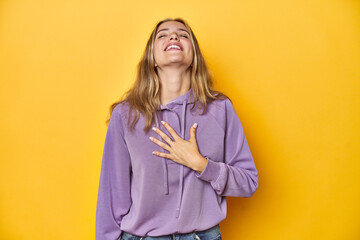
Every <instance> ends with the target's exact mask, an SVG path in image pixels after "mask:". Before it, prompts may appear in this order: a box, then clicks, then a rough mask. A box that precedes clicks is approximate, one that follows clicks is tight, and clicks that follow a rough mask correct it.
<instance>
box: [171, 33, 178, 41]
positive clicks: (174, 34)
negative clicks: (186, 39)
mask: <svg viewBox="0 0 360 240" xmlns="http://www.w3.org/2000/svg"><path fill="white" fill-rule="evenodd" d="M171 39H175V40H178V35H177V34H176V33H175V32H173V33H171V34H170V40H171Z"/></svg>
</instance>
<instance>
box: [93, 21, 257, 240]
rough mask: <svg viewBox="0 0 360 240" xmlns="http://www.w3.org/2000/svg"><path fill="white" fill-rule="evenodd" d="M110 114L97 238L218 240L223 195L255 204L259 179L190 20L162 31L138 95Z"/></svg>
mask: <svg viewBox="0 0 360 240" xmlns="http://www.w3.org/2000/svg"><path fill="white" fill-rule="evenodd" d="M110 113H111V115H110V119H109V125H108V129H107V134H106V139H105V144H104V152H103V159H102V166H101V174H100V183H99V192H98V200H97V211H96V239H97V240H108V239H109V240H110V239H112V240H115V239H136V240H138V239H144V240H150V239H163V240H165V239H169V240H170V239H185V240H186V239H188V240H190V239H201V240H215V239H221V233H220V228H219V223H220V222H221V221H222V220H224V219H225V216H226V196H238V197H251V196H252V195H253V194H254V192H255V191H256V190H257V188H258V172H257V170H256V167H255V163H254V161H253V158H252V155H251V152H250V149H249V146H248V143H247V141H246V138H245V135H244V130H243V127H242V125H241V122H240V119H239V117H238V116H237V114H236V112H235V109H234V107H233V105H232V103H231V101H230V99H229V98H228V97H227V96H225V95H224V94H222V93H220V92H218V91H215V90H214V89H213V88H212V79H211V76H210V74H209V71H208V68H207V66H206V63H205V60H204V57H203V55H202V54H201V52H200V48H199V45H198V42H197V39H196V37H195V35H194V33H193V32H192V30H191V28H190V27H189V25H188V24H187V23H186V22H185V21H184V20H182V19H180V18H176V19H165V20H162V21H160V22H159V23H157V24H156V27H155V28H154V30H153V32H152V33H151V36H150V39H149V40H148V42H147V45H146V49H145V53H144V55H143V57H142V59H141V61H140V62H139V64H138V72H137V79H136V81H135V83H134V86H133V87H132V88H131V89H130V90H129V91H128V92H127V93H126V96H125V98H124V99H123V100H122V101H119V102H116V103H114V104H113V105H112V106H111V108H110Z"/></svg>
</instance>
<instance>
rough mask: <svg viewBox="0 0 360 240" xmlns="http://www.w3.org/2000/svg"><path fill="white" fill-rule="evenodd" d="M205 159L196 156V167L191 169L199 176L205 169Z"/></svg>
mask: <svg viewBox="0 0 360 240" xmlns="http://www.w3.org/2000/svg"><path fill="white" fill-rule="evenodd" d="M207 161H208V160H207V159H206V158H204V157H203V156H201V155H200V156H198V159H197V161H196V166H195V167H194V168H193V170H194V171H196V172H198V173H199V174H201V173H202V172H203V171H204V169H205V167H206V164H207Z"/></svg>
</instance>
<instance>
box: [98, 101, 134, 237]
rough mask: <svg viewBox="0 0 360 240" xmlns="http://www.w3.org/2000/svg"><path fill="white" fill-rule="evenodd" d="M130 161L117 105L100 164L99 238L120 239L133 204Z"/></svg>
mask: <svg viewBox="0 0 360 240" xmlns="http://www.w3.org/2000/svg"><path fill="white" fill-rule="evenodd" d="M130 176H131V163H130V155H129V152H128V150H127V146H126V142H125V140H124V130H123V125H122V120H121V116H120V112H119V107H116V108H115V109H114V110H113V112H112V114H111V117H110V121H109V125H108V129H107V133H106V138H105V144H104V151H103V158H102V165H101V172H100V181H99V191H98V199H97V208H96V224H95V225H96V229H95V235H96V237H95V238H96V240H116V239H120V235H121V233H122V231H121V230H120V225H121V219H122V217H123V216H124V215H125V214H126V213H127V212H128V211H129V209H130V206H131V203H132V201H131V196H130V182H131V181H130Z"/></svg>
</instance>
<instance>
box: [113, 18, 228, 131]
mask: <svg viewBox="0 0 360 240" xmlns="http://www.w3.org/2000/svg"><path fill="white" fill-rule="evenodd" d="M168 21H177V22H180V23H182V24H184V25H185V27H186V29H187V30H188V31H189V33H190V39H191V42H192V45H193V50H194V56H193V63H192V69H191V80H190V81H191V89H192V94H193V97H194V104H193V107H192V108H191V109H193V108H194V107H195V105H196V103H197V101H199V102H200V103H201V105H202V107H203V112H202V113H201V114H204V113H205V111H206V105H207V103H209V102H211V101H213V100H216V99H225V98H227V96H226V95H225V94H223V93H221V92H218V91H215V90H214V89H213V80H212V76H211V75H210V72H209V70H208V67H207V64H206V62H205V59H204V57H203V55H202V54H201V51H200V47H199V44H198V41H197V39H196V37H195V35H194V33H193V31H192V30H191V28H190V26H189V25H188V24H187V22H186V21H185V20H183V19H182V18H166V19H163V20H161V21H159V22H158V23H157V24H156V27H155V28H154V30H153V31H152V33H151V35H150V38H149V40H148V42H147V44H146V48H145V51H144V53H143V56H142V57H141V59H140V61H139V63H138V65H137V75H136V80H135V82H134V84H133V86H132V87H131V88H130V89H129V90H128V91H127V92H125V94H124V95H123V96H125V97H123V98H122V100H119V101H117V102H115V103H113V104H112V105H111V106H110V117H111V114H112V112H113V110H114V108H115V107H116V106H117V105H118V104H120V103H122V102H126V103H127V104H128V105H129V110H130V112H129V116H128V126H129V125H130V121H131V120H130V118H131V113H132V112H133V111H134V110H135V112H136V115H135V118H134V120H133V121H132V123H131V126H129V129H130V130H132V129H133V128H134V126H135V124H136V122H137V121H138V119H139V115H140V113H141V114H143V115H144V116H145V117H146V124H145V127H144V131H145V132H148V131H149V129H150V127H151V125H152V123H153V121H154V117H155V113H156V110H158V109H160V105H161V104H160V80H159V76H158V75H157V70H156V68H155V66H154V65H155V60H154V51H153V49H154V42H155V36H156V32H157V29H158V27H159V26H160V25H161V24H162V23H164V22H168ZM110 117H109V119H107V121H106V124H108V123H109V121H110Z"/></svg>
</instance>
